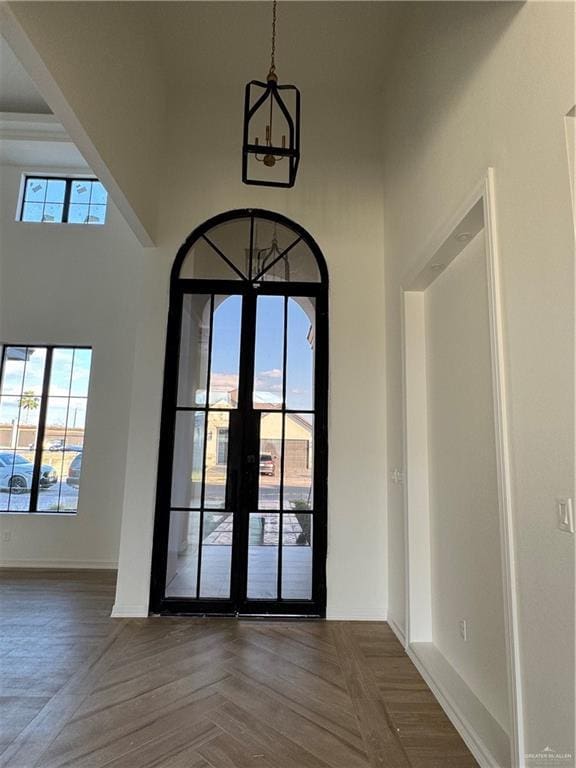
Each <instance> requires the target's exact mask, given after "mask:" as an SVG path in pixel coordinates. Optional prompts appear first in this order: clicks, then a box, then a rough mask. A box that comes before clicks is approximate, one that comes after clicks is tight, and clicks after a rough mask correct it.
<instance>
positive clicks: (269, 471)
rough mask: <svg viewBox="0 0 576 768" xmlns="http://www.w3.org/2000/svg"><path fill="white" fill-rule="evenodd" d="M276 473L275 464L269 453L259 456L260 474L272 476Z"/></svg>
mask: <svg viewBox="0 0 576 768" xmlns="http://www.w3.org/2000/svg"><path fill="white" fill-rule="evenodd" d="M275 472H276V464H275V463H274V457H273V456H272V454H271V453H261V454H260V474H261V475H270V476H272V475H273V474H274V473H275Z"/></svg>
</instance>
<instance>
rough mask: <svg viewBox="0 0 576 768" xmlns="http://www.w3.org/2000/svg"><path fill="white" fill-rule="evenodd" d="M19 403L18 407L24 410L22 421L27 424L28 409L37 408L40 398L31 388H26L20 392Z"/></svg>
mask: <svg viewBox="0 0 576 768" xmlns="http://www.w3.org/2000/svg"><path fill="white" fill-rule="evenodd" d="M19 405H20V408H22V409H23V410H24V411H25V412H26V416H25V418H24V423H25V424H28V417H29V415H30V411H35V410H36V408H38V406H39V405H40V398H39V397H37V396H36V395H35V394H34V392H33V391H32V390H31V389H26V390H24V392H22V396H21V398H20V403H19Z"/></svg>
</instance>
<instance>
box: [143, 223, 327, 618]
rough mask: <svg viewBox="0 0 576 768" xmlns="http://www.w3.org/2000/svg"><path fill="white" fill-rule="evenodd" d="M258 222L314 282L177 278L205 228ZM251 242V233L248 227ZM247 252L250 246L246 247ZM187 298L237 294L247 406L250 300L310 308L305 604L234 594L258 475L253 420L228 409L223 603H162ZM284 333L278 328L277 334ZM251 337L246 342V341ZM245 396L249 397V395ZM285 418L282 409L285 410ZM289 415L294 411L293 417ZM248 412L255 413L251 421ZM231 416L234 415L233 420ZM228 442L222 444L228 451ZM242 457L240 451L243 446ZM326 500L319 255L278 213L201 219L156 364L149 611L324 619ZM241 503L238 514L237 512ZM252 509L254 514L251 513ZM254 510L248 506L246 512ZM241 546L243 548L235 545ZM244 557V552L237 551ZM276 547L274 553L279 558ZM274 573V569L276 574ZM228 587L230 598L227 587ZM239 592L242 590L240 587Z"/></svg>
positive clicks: (173, 286)
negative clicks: (295, 246) (294, 252)
mask: <svg viewBox="0 0 576 768" xmlns="http://www.w3.org/2000/svg"><path fill="white" fill-rule="evenodd" d="M249 217H250V218H251V222H253V221H254V219H255V218H258V219H265V220H268V221H272V222H277V223H278V224H281V225H284V226H286V227H289V228H290V229H292V230H293V231H294V233H295V234H296V235H297V236H299V237H300V238H301V239H302V240H303V241H304V242H305V243H306V244H307V245H308V247H309V248H310V250H311V251H312V253H313V254H314V256H315V258H316V261H317V264H318V268H319V271H320V276H321V281H320V282H315V283H312V282H310V283H308V282H286V283H284V282H276V281H273V282H261V283H255V284H253V283H252V282H251V281H249V280H220V279H214V280H211V279H180V276H179V275H180V269H181V267H182V264H183V262H184V259H185V258H186V256H187V254H188V253H189V251H190V248H191V247H192V245H193V244H194V243H195V242H196V240H198V239H199V238H201V237H202V236H203V235H205V234H206V233H207V232H208V231H209V230H211V229H212V228H213V227H216V226H218V225H219V224H221V223H224V222H227V221H230V220H233V219H239V218H249ZM250 229H251V239H252V231H253V229H254V228H253V226H251V228H250ZM250 249H251V251H252V242H251V244H250ZM187 294H212V295H215V294H217V295H241V296H242V328H241V333H242V337H241V347H240V349H241V353H240V360H241V363H240V372H239V373H240V376H239V397H238V399H239V402H240V403H242V402H244V403H248V402H251V386H252V381H251V374H252V371H253V365H254V359H253V356H254V338H253V335H254V331H255V325H256V323H255V319H256V300H257V296H258V295H275V296H286V297H288V296H293V297H313V298H314V299H315V303H316V328H315V337H316V342H315V369H314V370H315V378H314V385H315V386H314V445H315V449H314V478H313V482H314V509H313V521H314V523H313V531H314V535H313V545H312V547H313V551H312V557H313V560H312V562H313V567H312V599H311V600H289V599H281V598H279V599H277V600H256V599H247V597H246V595H245V594H244V590H241V591H240V581H241V576H242V575H243V574H245V572H246V570H245V569H246V562H245V561H246V557H247V541H248V505H249V503H250V497H251V496H252V497H253V496H254V487H253V486H254V484H256V487H257V480H258V477H259V475H258V472H257V471H256V472H255V471H254V465H253V464H249V463H248V456H249V455H250V451H252V452H253V451H256V452H257V453H259V446H258V440H259V435H258V434H257V427H256V426H255V425H256V424H257V414H259V413H260V411H258V410H255V411H253V412H251V413H250V415H251V418H247V419H241V418H240V411H239V410H236V411H234V410H231V411H230V414H231V421H230V430H231V432H230V434H232V429H234V430H235V431H236V435H237V437H238V439H237V441H236V446H243V447H244V450H243V451H239V453H238V454H237V455H229V459H228V461H229V466H230V470H229V472H228V484H227V488H226V496H227V498H230V499H232V500H233V502H234V504H233V506H234V508H235V509H236V510H237V514H235V518H234V519H235V525H234V528H233V542H234V544H233V546H232V563H231V596H230V599H216V598H214V599H195V598H187V599H184V598H173V597H166V595H165V589H166V584H165V582H166V567H167V556H168V533H169V525H170V510H171V506H170V499H171V490H172V464H173V448H174V440H175V428H176V413H177V409H176V406H177V391H178V361H179V355H180V329H181V319H182V307H183V301H184V297H185V296H186V295H187ZM284 332H285V333H286V328H285V330H284ZM250 334H252V338H250ZM249 390H250V391H249ZM288 411H289V409H288ZM295 412H296V411H295ZM252 413H253V414H256V415H254V416H253V417H252ZM233 414H235V415H233ZM232 442H233V441H232V440H231V441H230V443H229V445H230V446H232ZM247 446H248V447H249V450H246V447H247ZM327 497H328V270H327V267H326V263H325V260H324V257H323V255H322V252H321V251H320V249H319V247H318V245H317V244H316V243H315V241H314V240H313V238H312V237H311V236H310V235H309V234H308V233H307V232H306V230H304V229H303V228H302V227H300V226H299V225H298V224H296V223H294V222H292V221H290V220H289V219H287V218H286V217H284V216H281V215H280V214H276V213H272V212H270V211H264V210H260V209H244V210H234V211H229V212H227V213H223V214H220V215H218V216H216V217H214V218H212V219H209V220H208V221H206V222H205V223H204V224H202V225H201V226H200V227H198V228H197V229H195V230H194V231H193V232H192V233H191V235H190V236H189V237H188V238H187V239H186V241H185V242H184V243H183V245H182V246H181V248H180V249H179V251H178V254H177V256H176V259H175V261H174V265H173V268H172V273H171V280H170V306H169V311H168V326H167V337H166V351H165V364H164V392H163V400H162V419H161V428H160V443H159V458H158V478H157V492H156V514H155V521H154V541H153V551H152V574H151V586H150V610H151V611H152V612H153V613H158V614H167V615H169V614H190V615H204V614H210V615H220V616H237V615H241V616H251V615H254V616H263V615H265V616H273V615H281V616H311V617H324V616H325V613H326V551H327ZM240 501H243V505H244V507H246V508H243V507H242V506H241V505H240ZM256 509H257V507H256ZM252 510H254V507H252ZM243 545H246V546H243ZM244 550H246V551H244ZM281 550H282V547H280V551H281ZM279 573H280V569H279ZM234 584H236V594H234V590H233V586H234ZM244 587H245V583H244Z"/></svg>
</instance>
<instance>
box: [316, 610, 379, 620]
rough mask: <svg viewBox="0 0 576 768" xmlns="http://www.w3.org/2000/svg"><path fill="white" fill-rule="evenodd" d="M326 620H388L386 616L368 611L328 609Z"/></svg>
mask: <svg viewBox="0 0 576 768" xmlns="http://www.w3.org/2000/svg"><path fill="white" fill-rule="evenodd" d="M326 621H386V616H385V615H384V614H383V613H370V612H367V611H357V612H356V611H326Z"/></svg>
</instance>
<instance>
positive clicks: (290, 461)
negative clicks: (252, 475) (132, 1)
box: [283, 413, 314, 510]
mask: <svg viewBox="0 0 576 768" xmlns="http://www.w3.org/2000/svg"><path fill="white" fill-rule="evenodd" d="M284 418H285V427H284V477H283V482H284V509H292V510H296V509H298V510H306V509H312V508H313V501H314V499H313V471H312V470H313V467H312V459H313V456H314V416H313V415H312V414H310V413H287V414H285V416H284Z"/></svg>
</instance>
